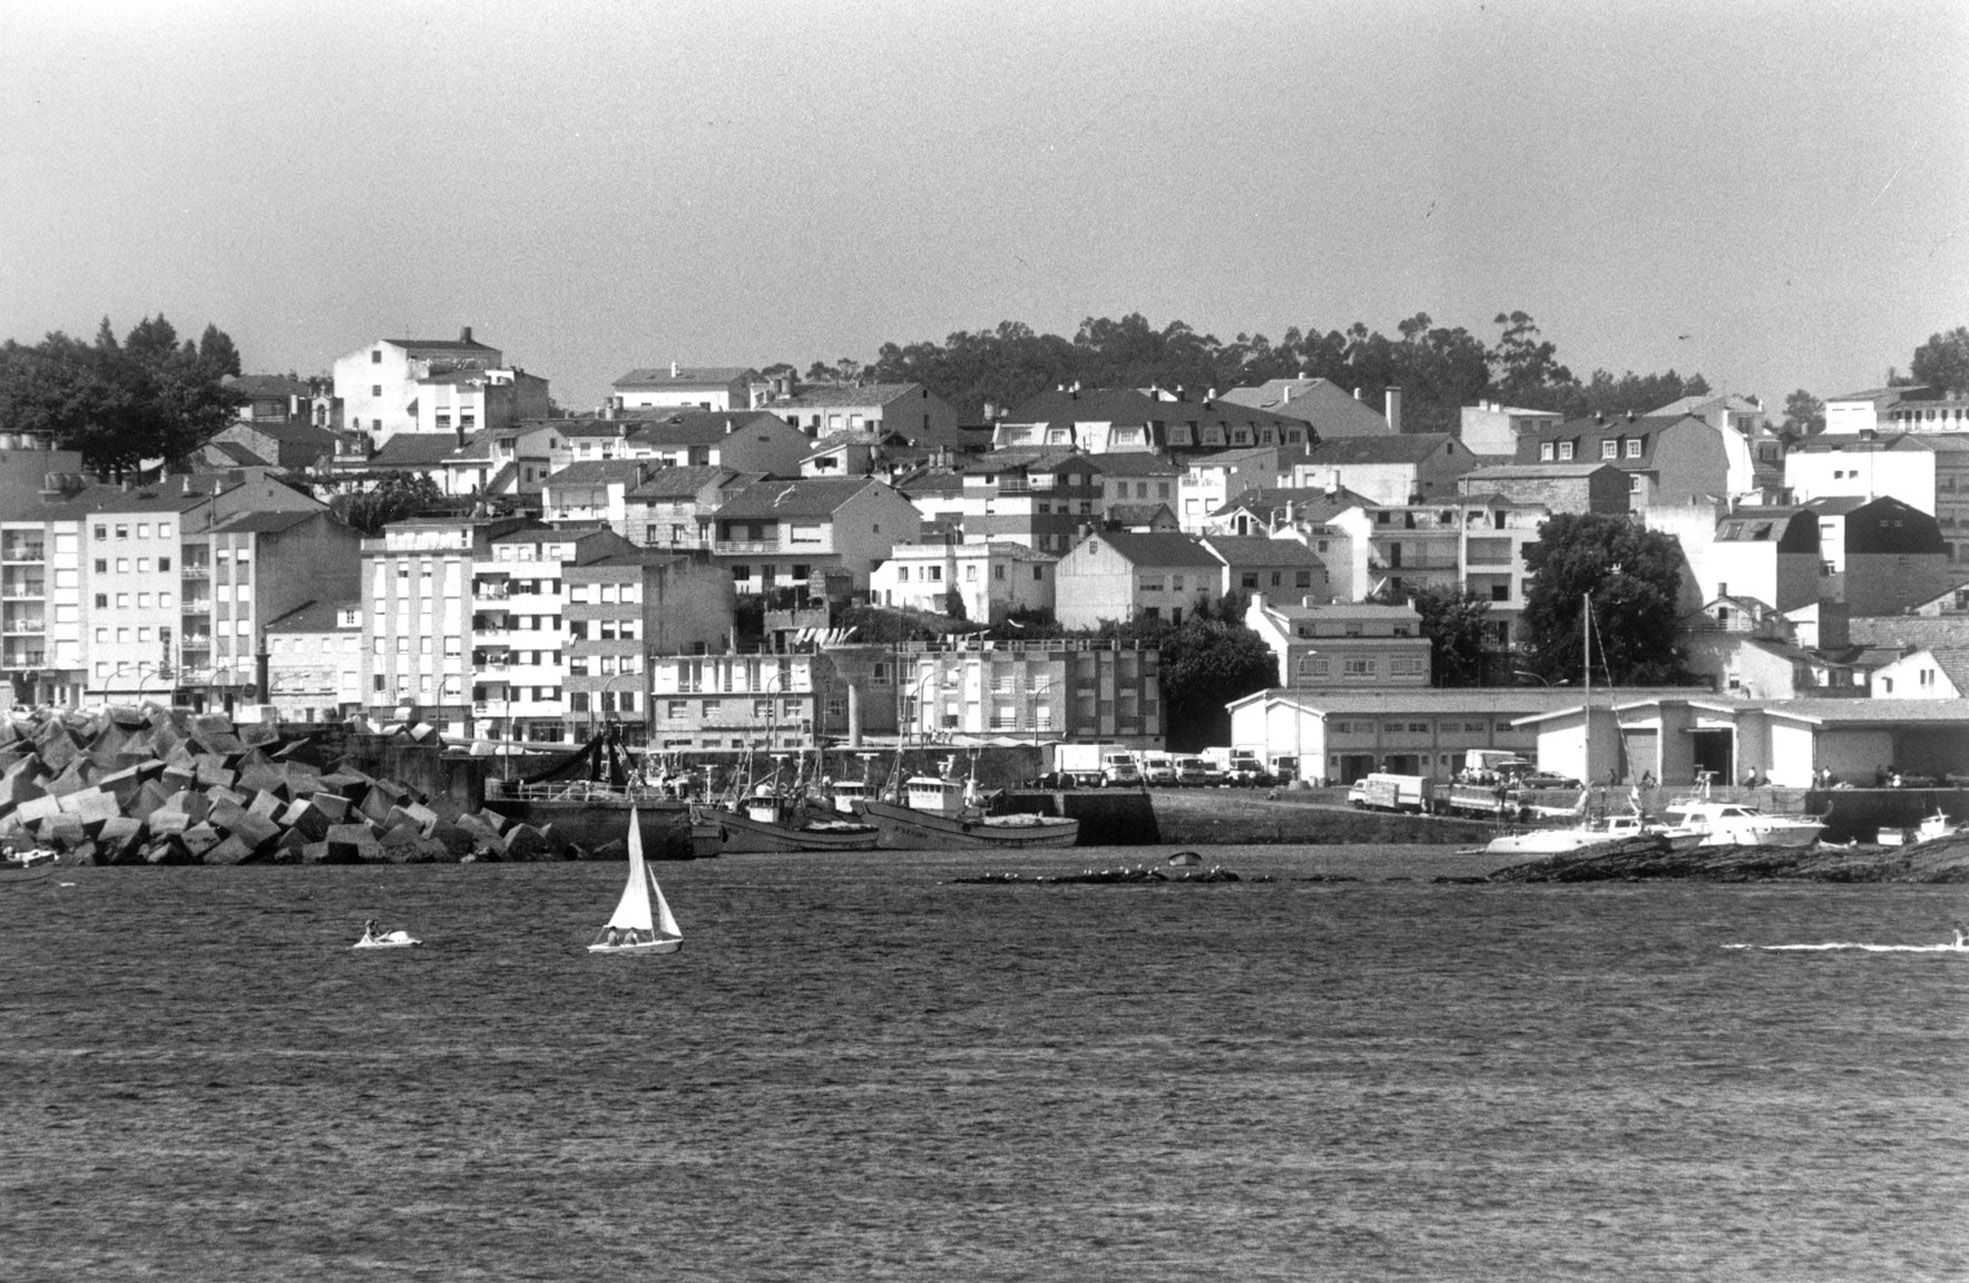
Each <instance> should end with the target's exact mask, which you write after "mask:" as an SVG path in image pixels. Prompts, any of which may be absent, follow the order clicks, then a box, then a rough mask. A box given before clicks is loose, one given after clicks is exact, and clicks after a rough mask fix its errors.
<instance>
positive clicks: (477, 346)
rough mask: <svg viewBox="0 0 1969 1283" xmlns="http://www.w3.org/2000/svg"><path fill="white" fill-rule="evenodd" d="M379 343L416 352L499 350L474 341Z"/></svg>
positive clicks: (390, 341) (408, 340)
mask: <svg viewBox="0 0 1969 1283" xmlns="http://www.w3.org/2000/svg"><path fill="white" fill-rule="evenodd" d="M377 341H378V342H380V343H388V344H390V345H391V346H392V347H400V348H407V349H409V350H411V351H414V352H497V351H498V350H499V349H498V348H495V347H490V346H488V345H487V344H484V343H480V342H478V341H476V340H474V339H379V340H377Z"/></svg>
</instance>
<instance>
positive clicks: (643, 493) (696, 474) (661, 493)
mask: <svg viewBox="0 0 1969 1283" xmlns="http://www.w3.org/2000/svg"><path fill="white" fill-rule="evenodd" d="M738 475H739V474H738V473H736V472H734V471H732V470H731V469H730V468H724V467H719V466H717V465H715V464H712V465H708V466H701V467H684V468H658V469H657V470H656V471H655V472H653V473H651V474H650V477H649V480H647V481H645V482H643V483H642V484H641V485H639V486H637V487H636V488H635V489H634V490H631V491H630V492H629V497H630V498H631V499H641V500H644V501H648V500H651V499H689V498H692V497H693V496H695V495H696V494H697V492H698V491H700V490H702V489H704V488H705V487H706V486H710V485H720V484H723V483H724V482H726V481H729V480H731V479H733V478H735V477H737V476H738Z"/></svg>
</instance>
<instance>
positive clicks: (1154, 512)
mask: <svg viewBox="0 0 1969 1283" xmlns="http://www.w3.org/2000/svg"><path fill="white" fill-rule="evenodd" d="M1164 515H1167V516H1168V518H1169V520H1171V521H1174V520H1176V514H1175V513H1174V512H1171V511H1170V510H1169V505H1168V504H1166V503H1111V504H1109V505H1108V514H1107V519H1108V520H1109V521H1111V522H1113V523H1114V524H1116V525H1118V526H1147V525H1153V524H1154V523H1155V521H1156V519H1157V518H1159V517H1162V516H1164Z"/></svg>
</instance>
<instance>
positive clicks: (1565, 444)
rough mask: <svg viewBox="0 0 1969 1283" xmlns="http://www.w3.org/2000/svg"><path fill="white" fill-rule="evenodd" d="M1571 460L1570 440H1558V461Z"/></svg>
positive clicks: (1568, 461) (1567, 461) (1565, 461)
mask: <svg viewBox="0 0 1969 1283" xmlns="http://www.w3.org/2000/svg"><path fill="white" fill-rule="evenodd" d="M1571 461H1572V442H1570V441H1561V442H1559V462H1561V463H1570V462H1571Z"/></svg>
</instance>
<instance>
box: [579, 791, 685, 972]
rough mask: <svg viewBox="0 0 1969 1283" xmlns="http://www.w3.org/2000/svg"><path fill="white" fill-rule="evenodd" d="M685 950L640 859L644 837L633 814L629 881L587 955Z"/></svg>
mask: <svg viewBox="0 0 1969 1283" xmlns="http://www.w3.org/2000/svg"><path fill="white" fill-rule="evenodd" d="M683 947H684V933H683V932H682V931H681V930H679V929H678V927H677V919H676V917H675V916H674V915H672V914H671V912H670V902H669V901H668V900H665V899H664V898H663V888H662V887H660V886H658V885H657V884H656V874H655V873H654V872H653V871H651V869H650V867H649V865H648V864H646V863H645V862H644V860H643V835H642V830H641V829H640V828H638V827H637V824H636V816H635V813H634V811H631V812H630V815H629V881H628V882H627V884H626V885H624V886H623V888H622V899H620V900H618V901H617V902H616V905H615V912H614V913H613V914H611V915H610V916H609V920H608V921H607V922H605V923H603V924H602V929H601V931H600V932H599V933H598V934H597V935H596V936H595V939H594V942H593V943H592V944H590V945H589V946H588V952H590V953H675V952H677V950H679V949H681V948H683Z"/></svg>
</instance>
